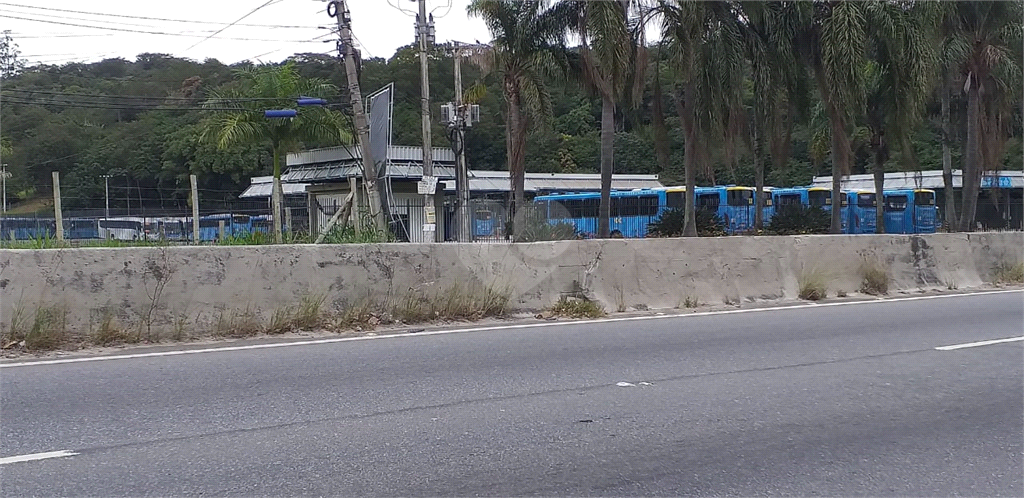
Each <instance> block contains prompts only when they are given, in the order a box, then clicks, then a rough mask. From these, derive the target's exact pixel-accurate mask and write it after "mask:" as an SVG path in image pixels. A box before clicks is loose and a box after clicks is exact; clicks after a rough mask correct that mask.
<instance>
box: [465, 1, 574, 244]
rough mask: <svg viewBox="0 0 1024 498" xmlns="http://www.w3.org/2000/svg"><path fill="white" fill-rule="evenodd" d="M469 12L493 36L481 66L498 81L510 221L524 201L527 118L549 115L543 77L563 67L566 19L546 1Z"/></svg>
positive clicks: (475, 5)
mask: <svg viewBox="0 0 1024 498" xmlns="http://www.w3.org/2000/svg"><path fill="white" fill-rule="evenodd" d="M467 12H468V13H469V15H470V16H472V17H479V18H481V19H483V21H484V23H485V24H486V25H487V28H488V30H489V31H490V32H491V36H492V37H493V40H492V42H491V44H492V50H491V52H490V54H491V61H490V64H482V65H484V66H488V65H489V66H491V67H492V68H493V69H495V70H496V71H497V72H498V74H499V75H500V78H501V80H502V93H503V95H504V97H505V110H506V113H505V140H506V142H505V143H506V149H507V158H508V159H507V162H508V170H509V177H510V179H511V182H512V185H511V188H512V205H511V206H510V207H511V214H512V215H513V216H514V215H515V212H516V209H518V208H519V207H521V206H523V205H524V203H525V199H526V195H525V191H524V184H525V180H526V135H527V130H528V127H529V124H530V122H531V119H532V120H534V121H540V120H541V119H543V118H545V117H547V116H550V115H551V96H550V94H549V93H548V88H547V83H546V78H547V77H548V76H551V75H553V74H558V73H560V72H562V71H563V70H564V68H565V67H566V66H567V60H568V59H567V54H566V50H565V45H564V36H565V30H566V27H567V23H568V22H569V19H570V17H569V15H568V12H567V11H566V8H565V7H564V6H561V5H557V6H554V7H551V6H550V4H549V2H548V1H547V0H527V1H522V0H473V2H472V3H470V5H469V7H468V8H467ZM513 229H514V227H513Z"/></svg>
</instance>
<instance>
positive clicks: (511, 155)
mask: <svg viewBox="0 0 1024 498" xmlns="http://www.w3.org/2000/svg"><path fill="white" fill-rule="evenodd" d="M505 101H506V102H508V121H506V122H505V135H506V148H507V150H508V173H509V180H510V181H511V183H512V184H511V186H510V187H511V190H512V203H511V204H510V205H509V221H511V222H512V232H513V233H512V235H514V234H515V231H516V227H515V221H516V213H517V211H518V210H519V208H520V207H522V206H523V205H524V204H525V202H526V192H525V181H526V162H525V161H526V158H525V156H524V153H525V148H526V127H525V126H523V118H522V113H521V108H520V98H519V92H518V89H517V88H515V86H514V83H512V82H510V81H507V80H506V82H505Z"/></svg>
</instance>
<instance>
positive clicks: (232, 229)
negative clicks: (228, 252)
mask: <svg viewBox="0 0 1024 498" xmlns="http://www.w3.org/2000/svg"><path fill="white" fill-rule="evenodd" d="M222 222H223V224H224V236H225V237H231V236H233V235H243V234H246V233H250V232H252V231H253V222H252V217H250V216H249V215H245V214H210V215H206V216H200V217H199V240H200V241H203V242H214V241H217V240H220V225H221V223H222ZM184 228H185V233H187V234H189V236H191V234H192V219H191V218H188V219H187V220H186V221H185V222H184Z"/></svg>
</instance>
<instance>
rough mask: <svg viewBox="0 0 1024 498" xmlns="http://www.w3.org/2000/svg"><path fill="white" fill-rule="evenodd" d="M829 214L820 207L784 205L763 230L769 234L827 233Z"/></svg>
mask: <svg viewBox="0 0 1024 498" xmlns="http://www.w3.org/2000/svg"><path fill="white" fill-rule="evenodd" d="M829 222H830V219H829V214H828V213H827V212H826V211H825V210H824V209H821V208H820V207H817V206H812V207H807V208H805V207H802V206H786V207H784V208H781V209H778V210H777V211H776V212H775V215H774V216H772V219H771V221H770V222H768V226H766V227H765V232H766V233H768V234H769V235H799V234H807V233H828V229H829Z"/></svg>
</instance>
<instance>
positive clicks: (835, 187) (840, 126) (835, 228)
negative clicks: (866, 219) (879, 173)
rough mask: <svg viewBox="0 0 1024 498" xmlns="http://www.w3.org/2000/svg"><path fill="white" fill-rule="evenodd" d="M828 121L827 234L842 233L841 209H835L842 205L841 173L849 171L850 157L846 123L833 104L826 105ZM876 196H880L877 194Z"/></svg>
mask: <svg viewBox="0 0 1024 498" xmlns="http://www.w3.org/2000/svg"><path fill="white" fill-rule="evenodd" d="M828 114H829V116H828V120H829V125H830V127H831V134H832V223H831V226H830V228H829V233H842V232H843V225H842V209H836V207H837V206H841V205H842V204H841V203H840V202H839V201H840V199H842V193H843V191H842V177H843V173H845V172H846V171H849V167H848V166H847V161H848V159H849V157H850V143H849V139H848V138H847V136H846V123H845V122H844V120H843V116H842V114H841V113H840V112H839V109H837V108H836V106H835V105H833V104H831V103H830V104H828ZM878 195H881V193H880V192H879V193H878Z"/></svg>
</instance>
